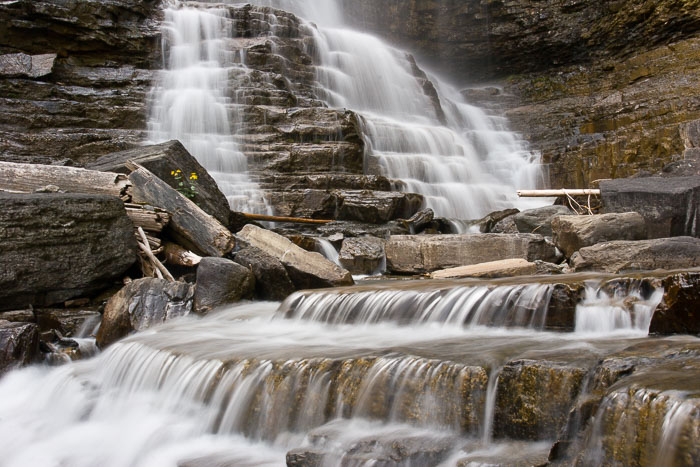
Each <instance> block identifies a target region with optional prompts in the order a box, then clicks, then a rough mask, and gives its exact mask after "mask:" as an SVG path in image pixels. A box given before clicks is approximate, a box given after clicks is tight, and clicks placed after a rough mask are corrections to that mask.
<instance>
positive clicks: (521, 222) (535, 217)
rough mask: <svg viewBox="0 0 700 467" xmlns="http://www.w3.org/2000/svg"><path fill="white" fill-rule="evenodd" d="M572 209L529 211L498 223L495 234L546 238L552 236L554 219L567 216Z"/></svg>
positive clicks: (551, 208)
mask: <svg viewBox="0 0 700 467" xmlns="http://www.w3.org/2000/svg"><path fill="white" fill-rule="evenodd" d="M569 214H571V209H569V208H567V207H566V206H545V207H543V208H536V209H528V210H527V211H522V212H519V213H517V214H514V215H512V216H509V217H506V218H504V219H502V220H501V221H499V222H498V223H496V225H495V226H494V227H493V229H492V232H494V233H515V232H520V233H535V234H538V235H542V236H544V237H551V236H552V219H554V218H555V217H557V216H567V215H569Z"/></svg>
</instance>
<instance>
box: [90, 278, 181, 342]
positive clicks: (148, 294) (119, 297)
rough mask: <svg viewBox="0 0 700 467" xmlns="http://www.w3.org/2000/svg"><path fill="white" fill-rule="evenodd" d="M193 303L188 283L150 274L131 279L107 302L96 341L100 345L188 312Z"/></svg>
mask: <svg viewBox="0 0 700 467" xmlns="http://www.w3.org/2000/svg"><path fill="white" fill-rule="evenodd" d="M193 304H194V286H193V285H191V284H187V283H184V282H169V281H166V280H164V279H155V278H150V277H149V278H144V279H138V280H135V281H133V282H131V283H129V284H127V285H126V286H125V287H123V288H122V289H121V290H120V291H119V292H117V294H116V295H114V296H113V297H112V298H110V299H109V301H108V302H107V305H106V306H105V310H104V314H103V317H102V325H101V326H100V330H99V331H98V333H97V345H98V346H99V347H101V348H104V347H106V346H108V345H110V344H112V343H114V342H116V341H117V340H119V339H121V338H122V337H125V336H126V335H128V334H129V333H131V332H133V331H141V330H143V329H147V328H149V327H151V326H155V325H156V324H160V323H163V322H165V321H167V320H169V319H172V318H178V317H180V316H185V315H188V314H189V313H190V312H191V311H192V307H193Z"/></svg>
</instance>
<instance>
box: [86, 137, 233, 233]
mask: <svg viewBox="0 0 700 467" xmlns="http://www.w3.org/2000/svg"><path fill="white" fill-rule="evenodd" d="M128 161H133V162H135V163H137V164H139V165H141V166H142V167H145V168H146V169H148V170H149V171H150V172H151V173H153V174H154V175H156V176H157V177H158V178H160V179H161V180H163V181H164V182H166V183H167V184H168V185H170V186H171V187H172V188H174V189H176V190H177V189H179V188H181V187H180V186H179V183H180V181H179V180H178V179H177V178H176V177H175V175H173V173H172V172H173V171H176V170H180V172H181V175H180V176H179V177H180V178H181V179H184V180H185V183H190V182H191V183H192V184H193V185H194V186H195V187H196V191H197V194H196V195H194V197H193V198H191V199H192V201H194V202H195V203H196V204H197V206H199V207H200V208H201V209H202V210H203V211H204V212H206V213H207V214H209V215H211V216H214V217H215V218H216V219H217V220H218V221H219V222H221V223H222V224H223V225H228V223H229V213H230V211H231V209H230V207H229V203H228V200H227V199H226V196H224V194H223V193H222V192H221V190H219V187H218V186H217V185H216V181H214V179H213V178H212V177H211V175H209V173H208V172H207V170H206V169H205V168H204V167H202V165H201V164H200V163H199V162H197V159H195V158H194V157H193V156H192V155H191V154H190V153H189V152H188V151H187V149H185V147H184V146H183V145H182V143H180V142H179V141H168V142H166V143H161V144H155V145H152V146H142V147H139V148H135V149H130V150H128V151H121V152H115V153H111V154H106V155H104V156H102V157H100V158H99V159H97V160H96V161H95V162H93V163H91V164H88V166H87V168H89V169H92V170H100V171H102V172H118V173H124V174H127V175H128V174H129V173H131V171H130V170H129V169H128V168H127V167H126V163H127V162H128ZM192 174H195V175H196V177H197V178H196V180H190V177H191V176H192Z"/></svg>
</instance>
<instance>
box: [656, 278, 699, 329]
mask: <svg viewBox="0 0 700 467" xmlns="http://www.w3.org/2000/svg"><path fill="white" fill-rule="evenodd" d="M661 286H662V287H663V288H664V298H663V300H661V303H660V304H659V306H657V307H656V310H655V311H654V315H653V316H652V318H651V325H650V327H649V332H650V333H651V334H695V335H698V334H700V311H699V309H698V304H699V303H700V273H694V272H693V273H681V274H674V275H671V276H668V277H666V278H664V279H663V280H662V281H661Z"/></svg>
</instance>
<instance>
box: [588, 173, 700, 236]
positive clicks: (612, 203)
mask: <svg viewBox="0 0 700 467" xmlns="http://www.w3.org/2000/svg"><path fill="white" fill-rule="evenodd" d="M600 189H601V196H602V199H603V209H604V211H605V212H606V213H612V212H629V211H635V212H638V213H640V214H641V215H642V216H643V217H644V219H645V220H646V224H647V231H648V234H649V238H664V237H676V236H681V235H689V236H698V235H700V177H676V178H673V180H669V179H667V178H662V177H644V178H630V179H619V180H608V181H603V182H601V184H600Z"/></svg>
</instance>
